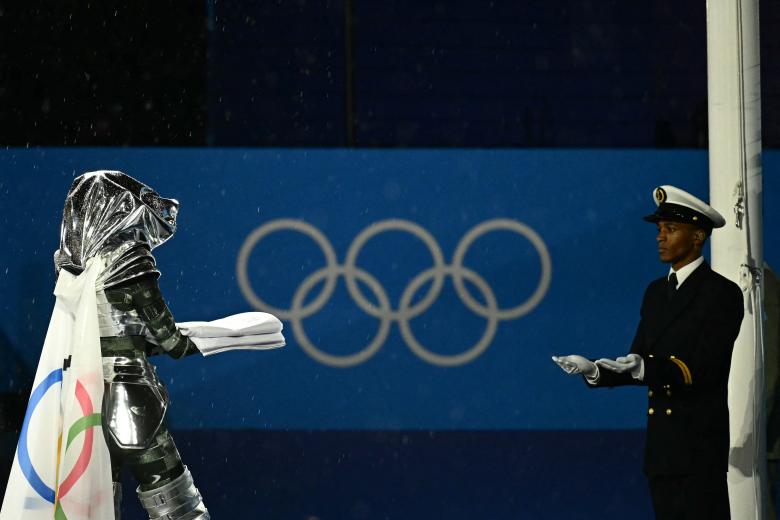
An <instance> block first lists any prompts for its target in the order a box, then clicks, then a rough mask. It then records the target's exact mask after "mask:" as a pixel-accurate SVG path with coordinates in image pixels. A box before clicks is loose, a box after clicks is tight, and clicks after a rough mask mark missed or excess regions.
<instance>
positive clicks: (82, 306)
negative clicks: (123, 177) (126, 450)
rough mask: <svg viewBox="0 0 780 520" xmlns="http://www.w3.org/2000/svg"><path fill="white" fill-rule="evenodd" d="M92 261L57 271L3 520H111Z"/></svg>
mask: <svg viewBox="0 0 780 520" xmlns="http://www.w3.org/2000/svg"><path fill="white" fill-rule="evenodd" d="M101 266H102V264H101V262H100V260H99V259H92V260H90V261H89V262H88V263H87V268H86V269H85V270H84V272H82V273H81V274H80V275H79V276H73V275H72V274H70V273H69V272H67V271H65V270H62V271H60V275H59V278H58V280H57V285H56V287H55V289H54V295H55V296H56V298H57V299H56V302H55V304H54V310H53V312H52V316H51V321H50V322H49V329H48V331H47V333H46V340H45V341H44V344H43V350H42V352H41V358H40V361H39V362H38V370H37V372H36V374H35V380H34V383H33V391H32V394H31V395H30V401H29V403H28V405H27V413H26V414H25V417H24V424H23V426H22V431H21V434H20V436H19V444H18V445H17V448H16V456H15V458H14V463H13V466H12V468H11V475H10V477H9V479H8V487H7V488H6V492H5V499H4V500H3V506H2V510H0V520H39V519H41V520H42V519H52V518H54V519H55V520H107V519H110V520H112V519H113V518H114V505H113V499H112V479H111V461H110V458H109V453H108V447H107V446H106V443H105V440H104V438H103V432H102V428H101V414H100V407H101V403H102V401H103V369H102V363H101V356H100V338H99V333H98V324H97V305H96V298H95V280H96V279H97V276H98V274H99V273H100V268H101Z"/></svg>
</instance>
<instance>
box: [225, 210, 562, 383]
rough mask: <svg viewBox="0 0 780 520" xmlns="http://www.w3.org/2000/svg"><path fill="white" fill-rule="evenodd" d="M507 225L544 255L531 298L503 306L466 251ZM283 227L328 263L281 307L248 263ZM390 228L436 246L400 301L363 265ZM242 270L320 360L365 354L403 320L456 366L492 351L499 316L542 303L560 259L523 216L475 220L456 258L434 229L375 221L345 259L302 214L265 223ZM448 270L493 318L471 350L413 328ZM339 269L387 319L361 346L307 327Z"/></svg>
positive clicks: (411, 340)
mask: <svg viewBox="0 0 780 520" xmlns="http://www.w3.org/2000/svg"><path fill="white" fill-rule="evenodd" d="M502 230H503V231H511V232H514V233H516V234H518V235H520V236H522V237H524V238H525V239H526V240H528V242H530V243H531V245H532V246H533V247H534V249H536V252H537V254H538V256H539V261H540V263H541V275H540V277H539V282H538V284H537V286H536V288H535V290H534V292H533V293H532V294H531V295H530V296H529V297H528V298H527V299H526V300H525V301H524V302H522V303H520V304H519V305H516V306H515V307H511V308H507V309H501V308H499V307H498V303H497V302H496V296H495V294H494V292H493V289H492V288H491V287H490V285H489V284H488V283H487V281H485V279H484V278H483V277H482V276H480V275H479V274H477V273H476V272H475V271H473V270H472V269H469V268H468V267H466V266H465V265H463V260H464V258H465V256H466V253H467V252H468V250H469V248H470V247H471V246H472V244H473V243H474V242H475V241H476V240H477V239H478V238H480V237H481V236H483V235H486V234H488V233H491V232H494V231H502ZM280 231H293V232H297V233H301V234H303V235H305V236H307V237H309V238H311V239H312V240H313V241H314V242H315V243H316V244H317V245H318V246H319V247H320V249H321V250H322V252H323V254H324V256H325V267H322V268H320V269H318V270H316V271H314V272H313V273H311V274H310V275H308V276H307V277H306V278H305V279H304V280H303V281H302V282H301V284H300V285H299V286H298V288H297V290H296V291H295V294H294V296H293V298H292V304H291V306H290V308H289V309H281V308H278V307H274V306H273V305H270V304H269V303H267V302H266V301H265V300H263V299H262V298H261V297H260V296H258V295H257V293H256V292H255V291H254V289H253V288H252V285H251V283H250V281H249V275H248V263H249V257H250V255H251V253H252V251H253V250H254V249H255V248H256V247H257V245H258V244H259V243H260V242H261V241H262V240H263V239H264V238H266V237H267V236H268V235H270V234H272V233H277V232H280ZM386 231H403V232H406V233H409V234H411V235H412V236H414V237H417V238H418V239H420V240H421V241H422V242H423V243H424V244H425V246H426V247H427V248H428V251H429V252H430V255H431V260H432V262H433V265H432V266H431V267H429V268H428V269H425V270H424V271H422V272H420V273H419V274H417V275H416V276H415V277H414V278H413V279H412V280H411V281H410V282H409V284H408V285H407V286H406V287H405V289H404V291H403V294H402V296H401V299H400V302H399V304H398V307H397V308H393V307H392V306H391V304H390V301H389V298H388V295H387V291H386V290H385V288H384V287H383V286H382V284H380V283H379V281H378V280H377V278H376V277H375V276H374V275H373V274H371V273H369V272H368V271H366V270H364V269H361V268H360V267H358V266H357V260H358V256H359V255H360V251H361V249H362V248H363V246H365V245H366V243H367V242H368V241H369V240H371V239H372V238H374V237H376V236H377V235H379V234H381V233H383V232H386ZM236 274H237V278H238V285H239V288H240V289H241V293H242V294H243V295H244V297H245V298H246V300H247V301H248V302H249V303H250V304H251V305H252V306H253V307H255V308H257V309H259V310H263V311H267V312H270V313H272V314H275V315H276V316H278V317H279V318H280V319H282V320H287V321H290V322H291V323H292V330H293V334H294V335H295V339H296V340H297V341H298V343H299V344H300V345H301V347H302V348H303V349H304V351H306V353H307V354H308V355H309V356H311V357H312V358H314V359H315V360H317V361H319V362H320V363H323V364H325V365H329V366H332V367H341V368H345V367H352V366H355V365H359V364H360V363H363V362H365V361H366V360H368V359H369V358H371V357H372V356H373V355H374V354H376V352H377V351H378V350H379V349H380V348H381V347H382V345H383V344H384V342H385V340H386V339H387V336H388V334H389V333H390V327H391V325H392V323H393V322H397V323H398V326H399V329H400V332H401V336H402V337H403V339H404V342H405V343H406V345H407V346H408V347H409V348H410V349H411V350H412V352H414V353H415V354H416V355H417V356H418V357H419V358H421V359H423V360H425V361H427V362H428V363H431V364H433V365H438V366H443V367H453V366H458V365H463V364H466V363H469V362H471V361H473V360H474V359H476V358H477V357H479V356H480V355H481V354H482V353H484V352H485V350H486V349H487V348H488V347H489V346H490V343H491V342H492V340H493V337H494V336H495V333H496V330H497V328H498V322H500V321H504V320H513V319H517V318H519V317H521V316H524V315H525V314H528V313H529V312H530V311H531V310H532V309H533V308H534V307H536V306H537V305H539V303H540V302H541V301H542V299H544V296H545V295H546V293H547V290H548V289H549V287H550V280H551V278H552V261H551V260H550V253H549V251H548V250H547V246H546V245H545V243H544V241H543V240H542V238H541V237H540V236H539V235H538V234H537V233H536V231H534V230H533V229H532V228H530V227H529V226H527V225H526V224H523V223H522V222H519V221H517V220H512V219H505V218H497V219H492V220H487V221H484V222H482V223H480V224H478V225H476V226H474V227H473V228H472V229H470V230H469V231H468V232H467V233H466V234H465V235H463V237H462V238H461V240H460V242H459V243H458V245H457V247H456V248H455V253H454V254H453V256H452V261H451V263H450V264H446V263H445V262H444V255H443V254H442V250H441V248H440V247H439V244H438V243H437V241H436V239H435V238H434V237H433V236H432V235H431V234H430V233H429V232H428V231H427V230H426V229H424V228H423V227H421V226H420V225H418V224H416V223H414V222H411V221H408V220H401V219H388V220H382V221H379V222H375V223H373V224H371V225H370V226H368V227H367V228H366V229H364V230H363V231H361V232H360V233H359V234H358V235H357V236H356V237H355V239H354V240H353V241H352V244H351V245H350V246H349V249H348V250H347V255H346V258H345V260H344V263H343V264H341V265H340V264H339V263H338V261H337V259H336V253H335V251H334V249H333V246H332V245H331V243H330V241H329V240H328V239H327V237H325V235H324V234H323V233H322V232H321V231H320V230H318V229H317V228H316V227H314V226H312V225H311V224H308V223H306V222H304V221H302V220H295V219H278V220H273V221H271V222H268V223H266V224H263V225H262V226H260V227H258V228H257V229H255V230H254V231H253V232H252V233H250V235H249V236H248V237H247V238H246V240H245V241H244V243H243V244H242V246H241V249H240V250H239V253H238V260H237V263H236ZM447 276H449V277H451V278H452V281H453V285H454V287H455V290H456V292H457V294H458V297H459V298H460V300H461V301H462V302H463V304H464V305H466V306H467V307H468V308H469V309H470V310H471V311H472V312H474V313H475V314H477V315H479V316H481V317H483V318H485V320H487V324H486V327H485V331H484V333H483V335H482V337H481V338H480V339H479V341H477V343H476V344H474V345H472V346H471V347H469V348H468V349H466V350H465V351H463V352H461V353H458V354H453V355H443V354H439V353H436V352H433V351H431V350H430V349H428V348H427V347H425V346H424V345H422V344H421V343H420V342H419V341H418V340H417V338H416V337H415V335H414V333H413V332H412V329H411V326H410V323H409V321H410V320H411V319H413V318H415V317H417V316H419V315H421V314H422V313H424V312H425V311H426V310H427V309H428V308H430V307H431V305H433V302H434V301H435V300H436V299H437V298H438V297H439V294H440V293H441V290H442V286H443V284H444V280H445V277H447ZM339 277H343V278H344V281H345V283H346V287H347V290H348V291H349V295H350V297H351V298H352V299H353V300H354V302H355V303H356V304H357V305H358V307H359V308H360V309H361V310H363V312H365V313H366V314H368V315H370V316H373V317H375V318H377V319H378V320H379V328H378V330H377V333H376V335H375V336H374V338H373V339H372V340H371V341H370V342H369V343H368V345H366V346H364V347H362V348H361V349H360V350H359V351H357V352H355V353H353V354H349V355H345V356H337V355H333V354H330V353H328V352H325V351H323V350H322V349H321V348H320V347H318V346H316V345H314V343H312V341H311V340H310V339H309V336H308V335H307V334H306V331H305V330H304V327H303V320H304V319H305V318H307V317H309V316H312V315H314V314H316V313H317V312H319V311H320V310H321V309H322V308H323V307H324V306H325V305H326V303H327V302H328V300H329V299H330V297H331V296H332V295H333V291H334V290H335V287H336V282H337V280H338V278H339ZM323 281H324V287H323V289H322V291H321V292H320V293H319V294H318V295H317V296H316V297H315V298H314V299H313V300H312V301H311V302H310V303H307V304H304V302H305V301H306V297H307V296H308V295H309V293H310V292H311V290H312V288H314V287H315V286H316V285H317V284H319V283H321V282H323ZM429 281H430V282H432V283H431V286H430V288H429V289H428V292H427V293H426V294H425V295H424V296H423V297H422V298H421V299H420V301H418V302H417V303H415V304H412V301H413V299H414V296H415V295H416V293H417V292H418V291H419V289H420V288H421V287H422V286H423V285H424V284H426V283H427V282H429ZM465 281H468V282H470V283H471V284H473V285H474V286H475V287H476V288H477V290H479V292H480V293H481V294H482V297H483V300H484V302H485V303H484V304H482V303H480V302H479V301H478V300H477V299H476V298H474V297H473V296H472V295H471V293H470V292H469V290H468V289H467V288H466V285H465V283H464V282H465ZM358 282H362V283H363V284H365V285H366V286H367V287H368V288H369V290H370V291H371V292H372V293H373V295H374V296H375V299H376V301H377V302H378V305H375V304H374V303H372V302H371V301H370V300H369V299H368V298H366V296H365V294H364V293H363V290H362V289H361V288H360V286H359V285H358Z"/></svg>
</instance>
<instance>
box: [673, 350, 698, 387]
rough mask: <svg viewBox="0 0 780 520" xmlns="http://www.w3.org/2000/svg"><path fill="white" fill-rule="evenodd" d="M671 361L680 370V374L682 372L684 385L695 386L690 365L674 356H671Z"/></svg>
mask: <svg viewBox="0 0 780 520" xmlns="http://www.w3.org/2000/svg"><path fill="white" fill-rule="evenodd" d="M669 360H670V361H671V362H672V363H674V364H675V365H677V367H678V368H679V369H680V372H682V376H683V383H685V385H686V386H691V385H692V384H693V376H692V375H691V369H690V368H688V365H686V364H685V363H684V362H683V361H682V360H680V359H677V358H675V357H674V356H670V357H669Z"/></svg>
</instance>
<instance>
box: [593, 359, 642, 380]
mask: <svg viewBox="0 0 780 520" xmlns="http://www.w3.org/2000/svg"><path fill="white" fill-rule="evenodd" d="M642 363H643V362H642V358H641V357H640V356H639V355H638V354H629V355H627V356H621V357H619V358H617V359H615V360H612V359H607V358H601V359H597V360H596V365H598V366H599V367H601V368H604V369H606V370H610V371H612V372H617V373H618V374H622V373H624V372H631V375H632V376H633V377H634V378H637V376H638V375H639V372H640V370H641V369H642Z"/></svg>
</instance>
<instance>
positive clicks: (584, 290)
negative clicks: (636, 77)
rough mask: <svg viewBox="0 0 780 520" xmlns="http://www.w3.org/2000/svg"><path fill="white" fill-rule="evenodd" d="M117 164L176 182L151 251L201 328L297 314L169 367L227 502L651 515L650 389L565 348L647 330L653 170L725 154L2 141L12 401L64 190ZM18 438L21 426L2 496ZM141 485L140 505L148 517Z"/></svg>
mask: <svg viewBox="0 0 780 520" xmlns="http://www.w3.org/2000/svg"><path fill="white" fill-rule="evenodd" d="M778 157H780V156H778V154H776V153H772V152H768V153H765V154H764V181H765V190H764V195H765V236H766V237H768V239H767V240H766V243H765V254H766V257H767V259H768V260H769V262H770V263H775V264H777V265H780V250H778V244H777V243H776V241H774V240H772V239H771V237H773V236H774V234H775V232H776V231H775V230H776V228H777V226H776V224H777V222H778V209H777V208H780V205H778V204H777V198H778V195H780V184H779V183H778V180H777V176H776V175H775V174H774V172H775V171H776V170H777V165H778ZM102 168H113V169H121V170H123V171H125V172H127V173H129V174H131V175H134V176H136V177H138V178H139V179H141V180H143V181H145V182H146V183H148V184H150V185H151V186H153V187H155V188H156V189H157V190H158V191H159V192H160V193H161V194H163V195H164V196H172V197H176V198H178V199H179V200H180V201H181V204H182V206H181V213H180V219H179V224H180V228H179V231H178V232H177V234H176V236H175V237H174V238H173V240H171V241H170V242H169V243H167V244H165V245H164V246H163V247H161V248H160V249H158V250H157V251H156V256H157V259H158V263H159V266H160V269H161V271H162V272H163V276H162V278H161V279H160V284H161V286H162V289H163V292H164V293H165V295H166V297H167V299H168V300H169V304H170V306H171V308H172V309H173V311H174V314H175V315H176V316H177V318H178V319H179V320H180V321H185V320H193V319H214V318H217V317H221V316H223V315H226V314H231V313H236V312H241V311H245V310H250V309H252V308H253V306H254V305H255V304H257V303H258V299H260V300H262V301H264V302H265V303H266V304H268V305H271V306H273V307H274V308H275V309H276V310H275V312H277V313H278V314H279V315H280V316H282V317H284V318H285V334H286V337H287V340H288V346H287V347H286V348H284V349H281V350H278V351H272V352H231V353H226V354H222V355H218V356H215V357H211V358H207V359H203V358H200V357H192V358H188V359H185V360H181V361H173V360H169V359H166V358H161V359H158V360H157V361H156V364H157V365H158V366H159V367H160V372H161V374H162V375H163V377H164V379H165V380H166V382H167V384H168V387H169V389H170V391H171V397H172V405H171V409H170V417H169V419H170V423H171V429H172V430H173V432H174V436H175V438H176V442H177V445H178V447H179V450H180V452H181V454H182V458H183V460H184V461H185V463H186V464H188V466H189V467H190V468H191V469H192V472H193V474H194V475H195V479H196V482H197V483H198V487H199V489H200V490H201V492H202V493H203V495H204V497H206V503H207V504H208V506H209V509H210V511H211V512H212V514H213V515H214V517H215V518H255V517H257V516H258V512H259V511H262V516H264V517H267V518H279V519H291V520H300V519H302V518H339V519H355V520H358V519H373V518H404V519H417V518H450V519H452V520H472V519H474V518H523V519H536V518H538V519H544V520H556V519H560V520H564V519H565V520H568V519H570V518H573V517H575V516H576V517H577V518H581V519H583V520H587V519H594V520H595V519H599V520H602V519H605V518H625V517H626V514H627V513H626V512H627V511H631V513H630V516H631V517H632V518H636V519H637V520H643V519H648V520H649V519H650V518H651V517H652V508H651V506H650V501H649V496H648V494H647V491H646V486H645V484H644V478H643V476H642V473H641V459H642V445H643V438H644V434H643V430H642V428H643V426H644V418H645V402H644V400H645V397H644V393H643V392H642V390H641V389H639V388H623V389H620V390H617V391H603V392H602V391H599V392H591V391H588V390H586V389H585V388H584V386H583V384H582V382H581V381H579V378H569V377H566V376H564V375H563V374H562V373H561V371H560V370H559V369H558V368H557V367H556V366H555V365H554V364H553V363H552V362H551V361H550V356H551V355H553V354H565V353H572V352H578V353H582V354H585V355H590V356H601V355H610V356H614V355H618V354H620V353H623V352H624V351H625V350H626V349H627V348H628V345H629V342H630V340H631V337H632V335H633V332H634V327H635V326H636V322H637V318H638V316H637V314H638V308H639V304H640V298H641V296H642V292H643V290H644V287H645V285H646V284H647V283H648V282H649V281H650V280H651V279H653V278H655V277H658V276H662V275H663V274H664V273H665V271H666V267H665V266H664V265H662V264H660V263H658V261H657V259H656V248H655V241H654V236H655V231H654V227H653V226H652V225H650V224H647V223H645V222H643V221H642V220H641V217H642V216H643V215H645V214H647V213H649V212H650V211H652V209H653V207H654V205H653V201H652V197H651V192H652V188H653V187H654V186H656V185H658V184H664V183H671V184H675V185H678V186H680V187H684V188H686V189H688V190H689V191H691V192H693V193H695V194H697V195H700V196H703V197H704V198H707V156H706V153H704V152H701V151H630V150H620V151H616V150H589V151H584V150H569V151H565V150H564V151H562V150H555V151H552V150H549V151H548V150H545V151H534V150H518V151H514V150H513V151H509V150H495V151H480V150H457V151H455V150H417V151H407V150H405V151H379V150H370V151H366V150H354V151H353V150H327V151H326V150H241V149H230V150H220V149H208V150H199V149H189V150H183V149H177V150H168V149H104V148H102V149H72V148H69V149H35V150H17V149H7V150H1V151H0V205H1V206H0V207H2V209H3V212H2V226H1V228H2V242H0V245H1V246H2V247H0V295H1V296H2V300H0V308H1V309H2V312H1V313H0V393H2V395H3V396H4V398H6V401H4V404H3V405H2V406H10V405H11V404H12V403H13V402H16V401H18V405H19V406H18V410H16V412H14V411H13V410H12V409H11V408H0V418H2V416H3V415H7V416H10V415H14V414H17V415H18V414H21V413H22V412H21V410H23V402H24V401H25V400H26V397H27V395H26V392H28V391H29V389H28V388H27V387H26V385H29V380H30V379H31V378H32V374H33V372H34V370H35V365H36V363H37V358H38V354H39V352H40V347H41V344H42V341H43V338H44V335H45V331H46V326H47V322H48V318H49V316H50V313H51V308H52V305H53V297H52V295H51V291H52V288H53V286H54V271H53V266H52V260H51V256H52V253H53V251H54V250H55V249H56V247H57V242H58V229H59V221H60V216H61V209H62V204H63V199H64V197H65V193H66V192H67V190H68V187H69V185H70V183H71V182H72V179H73V177H74V176H76V175H78V174H80V173H82V172H84V171H89V170H95V169H102ZM720 209H721V210H722V211H724V213H728V211H729V210H728V209H726V208H720ZM466 246H468V247H466ZM242 251H243V253H242ZM350 251H351V252H352V254H351V255H350ZM432 267H433V269H431V268H432ZM456 280H457V281H463V283H464V285H465V291H468V292H467V293H466V292H464V288H461V289H460V290H459V289H458V287H457V284H456V283H455V281H456ZM437 281H440V282H441V285H440V286H439V285H438V284H437ZM347 282H352V283H353V285H355V286H356V287H354V286H352V287H350V285H349V284H348V283H347ZM242 287H243V288H242ZM529 300H530V301H529ZM518 306H520V307H519V308H518ZM475 346H477V348H476V349H475ZM15 395H18V398H16V397H14V396H15ZM9 398H10V399H9ZM17 412H18V413H17ZM7 419H8V417H6V420H7ZM584 430H588V431H584ZM16 440H17V434H16V433H14V432H13V431H9V432H6V433H3V435H2V436H0V445H2V446H1V447H2V449H0V491H2V488H3V483H4V479H5V475H7V471H8V468H9V467H10V464H11V457H12V454H13V450H14V446H15V444H16ZM605 454H608V456H605ZM237 467H240V468H241V471H236V468H237ZM594 468H597V470H594ZM594 475H598V476H599V478H593V477H594ZM609 476H611V477H609ZM602 477H606V478H602ZM134 487H135V483H134V482H132V481H131V479H128V482H127V483H126V487H125V495H126V497H127V498H126V500H125V501H124V504H123V511H124V516H123V518H126V519H128V520H133V519H142V518H146V516H145V515H144V513H143V512H142V511H141V510H140V506H139V505H138V502H137V500H135V499H134V498H133V494H134V493H133V489H134ZM594 497H598V499H597V500H594ZM577 505H580V506H582V505H586V507H585V509H582V508H581V507H580V508H579V509H578V506H577Z"/></svg>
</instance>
